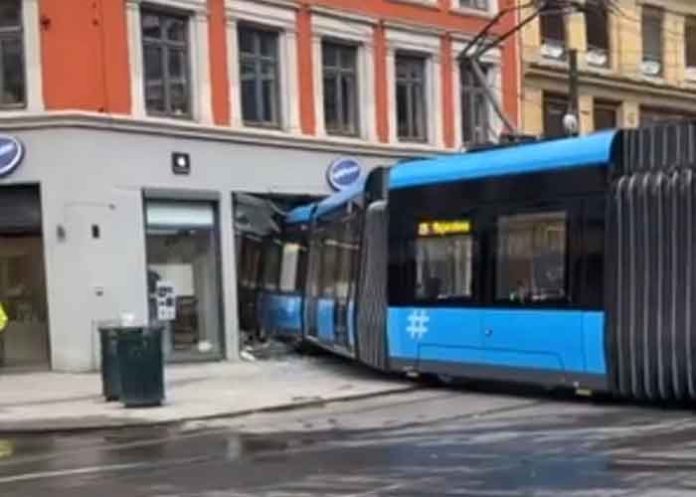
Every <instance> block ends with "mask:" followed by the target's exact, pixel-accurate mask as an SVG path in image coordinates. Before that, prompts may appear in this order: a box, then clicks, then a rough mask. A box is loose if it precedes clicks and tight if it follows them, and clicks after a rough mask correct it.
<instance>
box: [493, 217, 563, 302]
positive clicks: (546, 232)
mask: <svg viewBox="0 0 696 497" xmlns="http://www.w3.org/2000/svg"><path fill="white" fill-rule="evenodd" d="M567 217H568V216H567V214H566V212H564V211H556V212H544V213H534V214H517V215H512V216H502V217H500V218H499V219H498V247H497V271H496V274H497V282H496V299H497V300H507V301H513V302H545V301H554V300H561V299H564V298H565V297H566V226H567Z"/></svg>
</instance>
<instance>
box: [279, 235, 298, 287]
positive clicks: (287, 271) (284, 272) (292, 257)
mask: <svg viewBox="0 0 696 497" xmlns="http://www.w3.org/2000/svg"><path fill="white" fill-rule="evenodd" d="M301 250H302V247H300V245H299V244H297V243H286V244H284V245H283V260H282V264H281V267H280V291H281V292H294V291H295V290H296V287H297V272H298V267H299V259H300V252H301Z"/></svg>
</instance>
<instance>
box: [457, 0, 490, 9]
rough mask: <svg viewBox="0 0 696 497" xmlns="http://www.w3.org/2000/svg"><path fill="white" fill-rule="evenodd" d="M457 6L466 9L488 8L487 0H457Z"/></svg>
mask: <svg viewBox="0 0 696 497" xmlns="http://www.w3.org/2000/svg"><path fill="white" fill-rule="evenodd" d="M459 6H460V7H464V8H467V9H477V10H488V0H459Z"/></svg>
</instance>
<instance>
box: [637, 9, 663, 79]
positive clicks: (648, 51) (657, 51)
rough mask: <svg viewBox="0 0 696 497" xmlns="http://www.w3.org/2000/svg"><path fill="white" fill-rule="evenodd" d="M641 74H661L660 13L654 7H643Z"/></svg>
mask: <svg viewBox="0 0 696 497" xmlns="http://www.w3.org/2000/svg"><path fill="white" fill-rule="evenodd" d="M642 30H643V31H642V32H643V64H642V71H643V74H646V75H648V76H659V75H660V74H662V11H661V10H659V9H656V8H654V7H647V6H646V7H643V17H642Z"/></svg>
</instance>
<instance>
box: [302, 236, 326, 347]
mask: <svg viewBox="0 0 696 497" xmlns="http://www.w3.org/2000/svg"><path fill="white" fill-rule="evenodd" d="M308 248H309V261H308V263H307V280H306V283H305V299H304V302H303V308H304V313H303V314H304V316H303V320H302V321H303V323H304V329H303V332H304V335H305V336H307V337H309V338H314V339H316V338H318V320H317V307H318V306H317V301H318V300H319V280H320V273H321V271H320V270H321V257H322V256H321V248H322V243H321V233H320V232H317V231H315V232H313V233H312V236H311V238H310V240H309V243H308Z"/></svg>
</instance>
